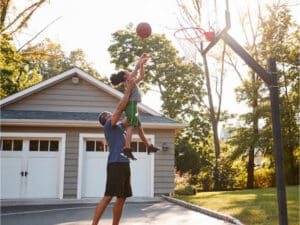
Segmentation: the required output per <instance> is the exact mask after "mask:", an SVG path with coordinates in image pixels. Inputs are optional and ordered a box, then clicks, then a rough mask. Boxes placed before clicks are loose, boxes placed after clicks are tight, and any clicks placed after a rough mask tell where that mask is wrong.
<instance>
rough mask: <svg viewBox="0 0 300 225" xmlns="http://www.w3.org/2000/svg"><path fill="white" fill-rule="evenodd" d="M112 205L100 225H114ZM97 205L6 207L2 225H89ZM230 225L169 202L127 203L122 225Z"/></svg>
mask: <svg viewBox="0 0 300 225" xmlns="http://www.w3.org/2000/svg"><path fill="white" fill-rule="evenodd" d="M112 206H113V205H112V204H110V205H109V206H108V208H107V209H106V211H105V213H104V215H103V217H102V220H101V221H100V223H99V225H100V224H101V225H110V224H111V222H112V220H111V219H112ZM95 207H96V204H94V203H90V204H60V205H31V206H29V205H27V206H6V207H2V209H1V211H2V212H1V225H90V224H91V220H92V218H93V214H94V210H95ZM208 224H209V225H229V224H230V223H228V222H224V221H222V220H218V219H216V218H213V217H209V216H207V215H204V214H201V213H199V212H196V211H194V210H191V209H187V208H185V207H182V206H179V205H177V204H174V203H172V202H168V201H159V202H128V203H126V205H125V208H124V211H123V217H122V218H121V222H120V225H208Z"/></svg>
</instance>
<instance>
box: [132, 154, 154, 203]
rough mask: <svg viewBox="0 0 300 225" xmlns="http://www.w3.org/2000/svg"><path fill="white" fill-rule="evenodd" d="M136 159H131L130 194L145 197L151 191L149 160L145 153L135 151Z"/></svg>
mask: <svg viewBox="0 0 300 225" xmlns="http://www.w3.org/2000/svg"><path fill="white" fill-rule="evenodd" d="M135 156H136V157H137V159H138V160H135V161H131V163H130V168H131V184H132V185H131V186H132V194H133V196H136V197H146V196H149V194H150V193H151V170H150V168H151V160H150V156H149V155H147V154H145V153H135Z"/></svg>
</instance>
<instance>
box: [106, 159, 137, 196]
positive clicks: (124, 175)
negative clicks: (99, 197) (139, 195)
mask: <svg viewBox="0 0 300 225" xmlns="http://www.w3.org/2000/svg"><path fill="white" fill-rule="evenodd" d="M106 177H107V178H106V188H105V196H116V197H118V198H127V197H130V196H132V190H131V184H130V166H129V163H121V162H116V163H109V164H107V174H106Z"/></svg>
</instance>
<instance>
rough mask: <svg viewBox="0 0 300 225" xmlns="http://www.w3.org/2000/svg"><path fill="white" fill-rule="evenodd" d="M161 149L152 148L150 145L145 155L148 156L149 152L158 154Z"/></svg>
mask: <svg viewBox="0 0 300 225" xmlns="http://www.w3.org/2000/svg"><path fill="white" fill-rule="evenodd" d="M160 150H161V149H160V148H157V147H155V146H153V145H152V144H151V145H150V146H149V147H148V148H147V153H148V155H149V154H150V153H151V152H158V151H160Z"/></svg>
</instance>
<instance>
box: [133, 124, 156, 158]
mask: <svg viewBox="0 0 300 225" xmlns="http://www.w3.org/2000/svg"><path fill="white" fill-rule="evenodd" d="M138 132H139V136H140V138H141V140H142V141H143V142H144V144H145V145H146V148H147V153H148V155H149V154H150V153H151V152H157V151H160V148H157V147H155V146H153V144H151V143H149V141H148V139H147V138H146V137H145V133H144V129H143V128H142V126H141V125H140V126H138Z"/></svg>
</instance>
